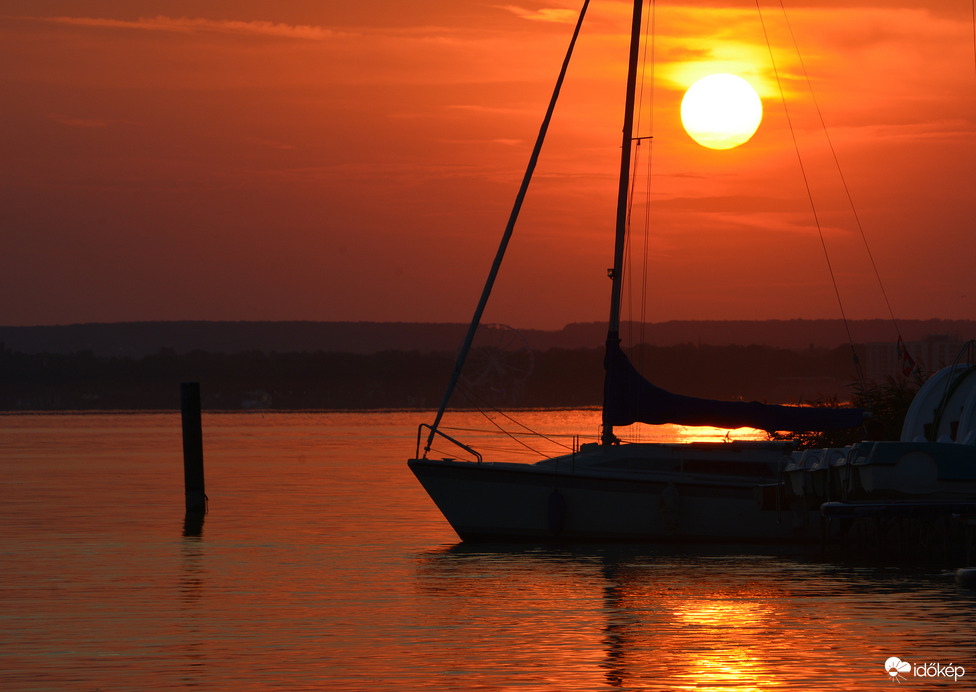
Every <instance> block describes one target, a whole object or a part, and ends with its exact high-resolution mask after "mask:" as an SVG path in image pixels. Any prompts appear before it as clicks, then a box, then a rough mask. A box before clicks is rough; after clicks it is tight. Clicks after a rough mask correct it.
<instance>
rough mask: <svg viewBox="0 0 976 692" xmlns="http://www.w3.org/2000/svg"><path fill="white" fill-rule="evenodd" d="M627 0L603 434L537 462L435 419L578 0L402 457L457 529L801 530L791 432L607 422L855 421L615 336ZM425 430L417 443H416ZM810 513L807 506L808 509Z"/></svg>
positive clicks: (630, 107)
mask: <svg viewBox="0 0 976 692" xmlns="http://www.w3.org/2000/svg"><path fill="white" fill-rule="evenodd" d="M643 1H644V0H635V2H634V9H633V15H632V24H631V39H630V53H629V62H628V73H627V88H626V98H625V105H624V125H623V140H622V147H621V152H622V153H621V161H620V175H619V187H618V197H617V213H616V232H615V237H614V251H613V268H612V269H611V270H610V272H609V275H610V278H611V295H610V317H609V321H608V330H607V338H606V353H605V359H604V367H605V370H606V373H605V380H604V402H603V418H602V434H601V439H600V441H599V442H594V443H590V444H583V445H581V446H579V447H578V448H576V449H574V451H573V452H571V453H569V454H565V455H561V456H556V457H552V458H546V459H541V460H539V461H537V462H535V463H518V462H511V461H504V460H493V459H486V458H484V457H483V455H481V454H480V453H479V452H478V451H476V450H475V449H473V448H472V447H470V446H468V445H466V444H464V443H463V442H461V441H460V440H456V439H454V438H453V437H451V436H449V435H447V434H446V433H444V432H443V431H442V430H441V429H440V427H439V425H440V421H441V418H442V416H443V413H444V410H445V408H446V407H447V404H448V401H449V400H450V398H451V395H452V393H453V389H454V386H455V385H456V383H457V381H458V378H459V376H460V372H461V368H462V365H463V363H464V359H465V356H466V354H467V352H468V351H469V350H470V347H471V343H472V341H473V339H474V334H475V331H476V330H477V328H478V323H479V321H480V318H481V314H482V312H483V310H484V306H485V303H486V302H487V299H488V296H489V294H490V292H491V287H492V284H493V282H494V277H495V275H496V274H497V271H498V267H499V266H500V264H501V259H502V257H503V256H504V252H505V249H506V247H507V244H508V240H509V238H510V237H511V233H512V229H513V227H514V223H515V218H516V217H517V214H518V209H519V207H520V206H521V202H522V199H523V198H524V195H525V191H526V189H527V186H528V181H529V179H530V177H531V173H532V170H533V169H534V166H535V162H536V160H537V158H538V153H539V150H540V148H541V145H542V140H543V138H544V136H545V131H546V128H547V126H548V122H549V119H550V118H551V115H552V111H553V108H554V105H555V101H556V98H557V96H558V93H559V87H560V85H561V84H562V80H563V77H564V76H565V72H566V68H567V65H568V62H569V58H570V55H571V53H572V50H573V46H574V44H575V42H576V39H577V37H578V35H579V31H580V25H581V23H582V21H583V16H584V15H585V12H586V5H587V4H588V3H584V6H583V10H582V12H581V14H580V17H579V22H578V23H577V25H576V31H575V33H574V34H573V38H572V41H571V43H570V48H569V52H568V53H567V56H566V59H565V61H564V62H563V66H562V71H561V72H560V75H559V79H558V80H557V84H556V89H555V91H554V93H553V97H552V100H551V101H550V105H549V109H548V111H547V113H546V117H545V119H544V121H543V127H542V129H541V131H540V134H539V138H538V140H537V141H536V145H535V149H534V150H533V153H532V156H531V158H530V163H529V167H528V170H527V171H526V175H525V178H524V179H523V182H522V187H521V188H520V190H519V193H518V195H517V197H516V204H515V208H514V209H513V212H512V216H511V217H510V219H509V223H508V226H507V228H506V231H505V234H504V235H503V239H502V242H501V245H500V247H499V250H498V254H497V255H496V257H495V262H494V264H493V266H492V269H491V272H490V273H489V278H488V281H487V283H486V285H485V289H484V291H483V293H482V296H481V300H480V302H479V304H478V306H477V308H476V310H475V315H474V318H473V320H472V323H471V325H470V327H469V330H468V334H467V338H466V340H465V343H464V346H462V348H461V351H460V354H459V356H458V359H457V364H456V365H455V369H454V373H453V376H452V379H451V384H450V385H449V387H448V391H447V393H446V394H445V397H444V402H443V404H442V405H441V408H440V410H439V411H438V413H437V416H436V418H435V420H434V422H433V423H432V424H422V425H421V426H420V428H419V431H418V436H417V451H416V454H415V456H414V458H412V459H410V460H409V461H408V466H409V468H410V469H411V470H412V471H413V473H414V474H415V475H416V477H417V479H418V480H419V481H420V483H421V484H422V485H423V487H424V488H425V489H426V491H427V493H428V494H429V495H430V497H431V499H433V501H434V503H435V504H436V505H437V507H438V508H439V509H440V510H441V512H442V513H443V514H444V516H445V518H446V519H447V520H448V522H450V524H451V526H452V527H453V528H454V530H455V531H456V532H457V534H458V536H459V537H460V538H461V539H462V540H464V541H511V540H522V541H552V540H558V541H594V540H596V541H662V540H680V541H692V540H695V541H735V542H741V541H783V540H791V541H792V540H796V539H797V536H798V535H799V534H804V533H810V532H809V530H808V529H809V527H810V526H811V525H813V524H815V523H817V519H816V516H812V515H810V513H807V515H805V516H799V517H798V516H796V515H795V513H791V512H790V511H789V510H788V508H787V507H786V506H785V504H784V503H783V502H782V501H781V496H782V488H783V487H784V476H783V471H784V469H785V468H786V466H787V464H789V463H790V461H791V459H792V456H791V455H792V452H793V447H792V445H791V444H789V443H784V442H773V441H732V442H702V443H673V444H671V443H626V444H625V443H621V442H620V440H618V438H617V436H616V435H615V434H614V429H615V428H616V427H622V426H628V425H631V424H633V423H638V422H641V423H647V424H664V423H678V424H682V425H710V426H715V427H723V428H738V427H752V428H758V429H761V430H769V431H810V430H826V429H840V428H851V427H856V426H858V425H859V424H860V422H861V416H862V413H861V411H859V410H855V409H828V408H813V407H799V406H776V405H768V404H762V403H758V402H738V401H735V402H724V401H713V400H706V399H700V398H695V397H689V396H682V395H679V394H674V393H671V392H668V391H665V390H663V389H661V388H659V387H656V386H655V385H653V384H652V383H650V382H648V381H647V380H645V379H644V378H643V377H642V376H641V375H640V374H639V373H638V372H637V370H636V369H635V368H634V366H633V365H632V364H631V363H630V361H629V359H628V357H627V355H626V353H625V352H624V351H623V349H622V348H621V346H620V342H621V340H620V324H621V320H620V308H621V292H622V276H623V262H624V246H625V243H626V232H627V213H628V209H627V206H628V193H629V171H630V167H631V154H632V150H633V148H634V146H635V141H636V140H635V137H634V110H635V92H636V85H637V73H638V57H639V47H640V36H641V26H642V21H641V15H642V5H643ZM425 432H426V443H425V444H424V445H423V450H421V445H422V443H423V439H424V433H425ZM436 437H440V438H443V439H445V440H447V441H448V442H450V443H452V444H454V445H456V446H457V448H458V450H459V456H461V457H463V458H440V459H435V458H432V457H431V456H430V449H431V446H432V444H433V441H434V440H435V438H436ZM810 512H812V513H813V514H814V515H815V510H811V511H810Z"/></svg>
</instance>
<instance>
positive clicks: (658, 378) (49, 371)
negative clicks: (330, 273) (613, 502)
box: [0, 344, 854, 411]
mask: <svg viewBox="0 0 976 692" xmlns="http://www.w3.org/2000/svg"><path fill="white" fill-rule="evenodd" d="M629 353H630V356H631V359H632V361H633V362H634V364H635V365H636V366H637V367H638V369H639V370H640V371H641V372H642V373H643V374H644V375H645V376H646V377H647V378H648V379H650V380H651V381H652V382H654V383H655V384H657V385H658V386H660V387H664V388H665V389H670V390H672V391H675V392H679V393H681V394H687V395H690V396H702V397H709V398H718V399H743V400H758V401H768V402H799V401H811V400H823V399H830V398H838V399H841V400H844V399H847V398H849V396H850V392H851V389H850V387H851V385H852V384H853V383H854V376H853V373H854V365H853V358H852V352H851V349H850V347H847V346H845V347H840V348H835V349H821V348H809V349H804V350H799V351H798V350H791V349H782V348H772V347H767V346H709V345H695V344H681V345H678V346H642V347H639V348H635V349H630V351H629ZM509 357H511V358H518V357H519V354H506V353H496V354H489V357H488V358H487V359H484V358H482V359H476V360H475V364H474V365H472V366H471V368H468V369H467V370H468V371H467V372H465V373H463V377H462V382H461V386H460V387H459V392H458V393H457V394H456V395H455V397H454V399H453V400H452V406H459V407H471V406H495V407H580V406H598V405H600V403H601V400H602V395H603V366H602V361H603V350H602V349H561V348H551V349H548V350H545V351H540V352H536V353H532V354H531V358H530V359H529V364H528V365H526V362H525V361H524V360H523V361H521V362H519V363H517V367H512V368H511V369H506V362H505V361H506V359H508V358H509ZM453 367H454V356H453V354H450V353H423V352H416V351H386V352H379V353H370V354H354V353H341V352H307V353H265V352H261V351H252V352H242V353H211V352H205V351H193V352H190V353H186V354H178V353H176V352H175V351H173V350H169V349H163V350H161V351H159V352H158V353H155V354H153V355H148V356H144V357H141V358H133V357H107V356H97V355H95V354H94V353H92V352H91V351H82V352H76V353H69V354H50V353H41V354H34V353H20V352H15V351H11V350H9V349H6V348H4V347H2V346H0V410H4V411H45V410H53V411H71V410H79V411H86V410H174V409H178V408H179V383H180V382H188V381H193V382H199V383H200V385H201V392H202V403H203V407H204V409H206V410H241V409H248V408H264V409H272V410H315V409H384V408H435V407H437V406H438V405H439V404H440V401H441V398H442V397H443V394H444V391H445V390H446V387H447V383H448V381H449V379H450V376H451V372H452V370H453ZM472 368H483V369H484V371H483V372H471V369H472Z"/></svg>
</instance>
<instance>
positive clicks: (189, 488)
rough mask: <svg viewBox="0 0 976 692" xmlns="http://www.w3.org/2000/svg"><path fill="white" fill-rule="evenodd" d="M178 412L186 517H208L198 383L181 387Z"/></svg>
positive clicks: (188, 383)
mask: <svg viewBox="0 0 976 692" xmlns="http://www.w3.org/2000/svg"><path fill="white" fill-rule="evenodd" d="M180 409H181V411H182V413H183V486H184V488H185V490H186V513H187V515H191V514H196V515H200V516H202V515H204V514H206V513H207V493H206V489H205V487H204V483H203V424H202V423H201V421H200V383H199V382H183V383H181V384H180Z"/></svg>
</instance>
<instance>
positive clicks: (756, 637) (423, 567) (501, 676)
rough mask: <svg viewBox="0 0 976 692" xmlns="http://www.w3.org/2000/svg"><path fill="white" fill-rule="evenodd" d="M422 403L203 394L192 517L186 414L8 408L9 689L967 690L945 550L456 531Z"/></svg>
mask: <svg viewBox="0 0 976 692" xmlns="http://www.w3.org/2000/svg"><path fill="white" fill-rule="evenodd" d="M597 417H598V414H597V413H595V412H592V411H583V412H535V413H530V414H526V415H525V416H521V418H522V419H527V422H528V424H529V426H530V427H534V428H539V429H547V428H548V429H554V430H556V431H557V432H559V431H568V430H570V429H575V428H577V427H579V428H580V429H583V430H584V431H585V432H590V433H594V434H595V433H596V426H597ZM430 419H431V416H430V415H429V414H422V413H420V414H418V413H400V412H397V413H368V414H363V413H336V414H319V413H314V414H311V413H310V414H260V413H252V414H236V415H218V414H205V415H204V419H203V424H204V453H205V464H206V482H207V494H208V495H209V497H210V511H209V514H208V515H207V516H206V520H205V522H204V525H203V527H202V531H201V532H200V535H199V536H184V524H183V503H184V499H183V470H182V447H181V431H180V417H179V414H178V413H172V414H124V415H30V416H20V415H8V416H0V464H2V469H0V489H2V493H3V501H2V504H0V529H2V535H0V689H2V690H103V691H106V692H107V691H109V690H146V689H165V690H173V689H182V688H196V689H204V690H223V689H227V690H231V689H234V690H266V689H295V690H421V689H424V690H608V689H623V690H713V691H718V690H736V691H738V692H742V691H749V690H767V689H783V690H873V689H893V688H892V684H894V683H898V684H900V685H901V686H902V687H913V688H915V689H933V688H939V689H960V690H961V689H973V688H976V592H974V591H970V590H965V589H962V588H960V587H958V586H957V585H956V584H955V582H954V579H953V575H952V573H951V572H948V571H941V570H939V569H934V568H910V567H904V566H902V567H889V566H885V565H878V564H865V563H854V562H851V561H850V560H849V559H847V558H845V559H841V558H839V557H837V556H834V557H824V556H822V555H803V554H790V553H789V552H788V551H776V550H771V549H769V548H766V549H762V548H759V549H751V548H746V547H738V548H737V547H731V548H729V547H726V548H709V547H707V546H697V547H690V548H686V549H683V550H682V549H675V548H673V547H670V548H657V547H654V546H623V547H621V546H617V547H606V546H598V545H592V546H577V547H571V548H567V547H546V546H504V545H494V546H474V547H469V546H464V545H459V544H458V541H457V537H456V536H455V534H454V533H453V531H452V530H451V528H450V526H449V525H448V524H447V523H446V522H445V521H444V520H443V519H442V517H441V515H440V514H439V512H438V511H437V510H436V508H435V507H434V506H433V504H432V503H431V501H430V500H429V499H428V498H427V496H426V494H425V493H424V491H423V489H422V488H421V487H420V485H419V484H418V483H417V482H416V480H415V479H414V478H413V476H412V474H411V473H410V472H409V471H408V469H407V467H406V459H407V458H408V457H409V456H412V455H413V452H414V447H415V444H416V434H417V427H416V426H417V424H418V423H420V422H430ZM450 423H452V424H454V425H457V426H458V427H460V428H470V429H484V428H486V427H489V426H488V425H486V423H485V421H484V420H483V419H481V418H480V417H479V416H476V415H473V414H465V415H461V416H456V417H455V418H454V419H453V420H452V421H450ZM679 432H680V431H679ZM459 434H464V435H466V437H465V439H471V438H472V437H474V438H476V439H479V440H481V437H482V436H481V434H480V433H477V432H469V433H459ZM557 441H558V440H557ZM562 441H565V440H562ZM479 446H480V448H481V449H482V450H483V451H488V450H490V449H491V448H490V446H488V448H487V449H486V446H487V441H484V440H481V441H480V442H479ZM486 457H487V454H486ZM891 550H892V553H893V554H897V552H898V546H896V545H893V546H891ZM893 656H894V657H899V658H900V659H902V660H903V661H906V662H908V665H909V666H910V668H909V669H906V670H904V671H903V672H902V673H900V675H899V678H894V677H891V676H889V674H888V673H887V672H886V669H885V661H886V660H887V659H888V658H890V657H893ZM927 663H932V664H939V665H941V666H942V667H943V668H942V670H943V671H944V670H945V667H946V666H949V664H952V666H962V667H964V669H965V675H964V676H963V677H961V678H959V679H954V677H948V678H947V677H946V676H945V675H944V674H942V675H941V676H940V677H932V676H931V675H930V676H929V677H923V675H924V674H925V673H926V671H927V672H928V673H930V674H933V675H934V674H936V673H937V669H936V668H934V667H931V666H930V667H928V668H927V669H926V668H925V666H924V664H927ZM919 665H921V669H920V670H919V668H918V666H919ZM903 667H904V666H903Z"/></svg>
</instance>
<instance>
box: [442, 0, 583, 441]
mask: <svg viewBox="0 0 976 692" xmlns="http://www.w3.org/2000/svg"><path fill="white" fill-rule="evenodd" d="M589 5H590V0H583V8H582V9H581V10H580V15H579V19H578V20H577V22H576V28H575V29H574V31H573V37H572V39H570V41H569V48H568V49H567V51H566V57H565V58H563V64H562V67H561V68H560V70H559V77H558V78H557V79H556V86H555V87H554V88H553V91H552V96H551V97H550V99H549V107H548V108H547V109H546V115H545V117H544V118H543V119H542V126H541V127H540V128H539V134H538V136H537V137H536V141H535V146H533V148H532V154H531V155H530V156H529V164H528V166H527V167H526V169H525V174H524V175H523V176H522V184H521V186H520V187H519V191H518V194H517V195H516V196H515V203H514V204H513V205H512V212H511V214H510V215H509V217H508V223H507V224H506V226H505V232H504V233H503V234H502V239H501V241H500V242H499V244H498V250H497V252H496V253H495V259H494V261H493V262H492V265H491V270H490V271H489V272H488V279H487V280H486V281H485V287H484V288H483V289H482V291H481V298H480V299H479V300H478V306H477V307H476V308H475V310H474V316H473V317H472V318H471V324H470V326H469V327H468V333H467V335H466V336H465V338H464V344H463V345H462V346H461V352H460V353H458V357H457V361H456V362H455V363H454V371H453V372H452V373H451V380H450V382H449V383H448V386H447V391H446V392H445V393H444V399H443V400H442V401H441V406H440V408H439V409H438V410H437V415H436V416H435V417H434V422H433V424H432V425H431V426H430V434H429V435H428V436H427V446H426V447H425V448H424V453H425V454H426V453H427V451H429V450H430V445H431V443H432V442H433V441H434V436H435V435H436V434H437V426H438V425H440V422H441V418H443V417H444V411H446V410H447V405H448V403H450V401H451V395H452V394H453V393H454V388H455V387H456V386H457V383H458V380H459V379H460V378H461V369H462V368H463V367H464V361H465V359H466V358H467V356H468V351H470V350H471V344H472V342H473V341H474V335H475V332H476V331H477V330H478V324H479V323H480V322H481V315H482V314H483V313H484V311H485V306H486V305H487V304H488V297H489V296H490V295H491V289H492V286H494V284H495V277H497V276H498V271H499V270H500V269H501V265H502V260H503V259H504V257H505V250H506V249H507V248H508V242H509V241H510V240H511V238H512V233H513V232H514V230H515V221H516V220H517V219H518V215H519V211H520V210H521V209H522V201H523V200H524V199H525V194H526V192H528V189H529V182H530V181H531V180H532V173H533V172H534V171H535V166H536V163H537V162H538V161H539V154H540V153H541V152H542V144H543V142H544V141H545V139H546V133H547V132H548V131H549V122H550V121H551V120H552V114H553V111H555V110H556V101H557V100H558V99H559V92H560V91H561V90H562V86H563V82H564V81H565V79H566V71H567V70H568V69H569V60H570V58H571V57H572V56H573V49H574V48H575V47H576V39H577V38H579V34H580V29H581V28H582V26H583V17H585V16H586V8H587V7H589Z"/></svg>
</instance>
